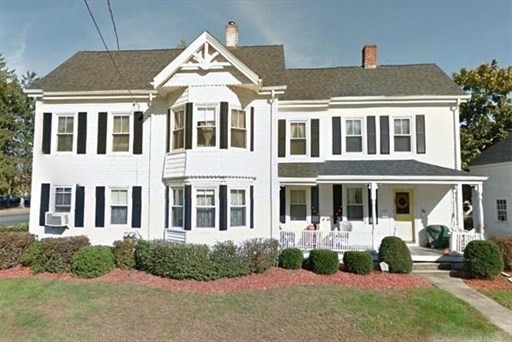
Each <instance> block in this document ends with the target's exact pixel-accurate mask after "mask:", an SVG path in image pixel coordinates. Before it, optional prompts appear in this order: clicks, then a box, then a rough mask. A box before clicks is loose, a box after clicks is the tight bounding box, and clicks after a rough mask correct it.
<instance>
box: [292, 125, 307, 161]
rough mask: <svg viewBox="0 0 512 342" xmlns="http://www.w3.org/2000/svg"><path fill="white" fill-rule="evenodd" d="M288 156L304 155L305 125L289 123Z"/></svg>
mask: <svg viewBox="0 0 512 342" xmlns="http://www.w3.org/2000/svg"><path fill="white" fill-rule="evenodd" d="M290 154H291V155H304V154H306V123H305V122H291V123H290Z"/></svg>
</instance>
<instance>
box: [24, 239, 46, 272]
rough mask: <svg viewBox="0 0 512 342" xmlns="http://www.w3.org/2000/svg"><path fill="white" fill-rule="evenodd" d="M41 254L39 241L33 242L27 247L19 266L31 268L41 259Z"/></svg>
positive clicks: (41, 249)
mask: <svg viewBox="0 0 512 342" xmlns="http://www.w3.org/2000/svg"><path fill="white" fill-rule="evenodd" d="M42 254H43V244H42V243H41V241H34V242H32V244H31V245H30V247H28V248H27V249H26V250H25V252H24V253H23V255H22V256H21V258H20V264H22V265H23V266H27V267H31V266H32V265H34V264H35V262H36V261H37V260H38V259H39V258H41V255H42Z"/></svg>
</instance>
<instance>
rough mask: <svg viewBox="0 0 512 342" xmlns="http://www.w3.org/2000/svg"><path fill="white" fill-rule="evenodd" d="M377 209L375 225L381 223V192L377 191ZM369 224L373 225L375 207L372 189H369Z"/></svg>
mask: <svg viewBox="0 0 512 342" xmlns="http://www.w3.org/2000/svg"><path fill="white" fill-rule="evenodd" d="M375 209H376V212H377V214H376V215H375V224H378V223H379V190H376V191H375ZM368 216H369V220H368V222H369V223H370V224H372V223H373V206H372V189H368Z"/></svg>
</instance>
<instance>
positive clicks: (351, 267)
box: [343, 251, 373, 274]
mask: <svg viewBox="0 0 512 342" xmlns="http://www.w3.org/2000/svg"><path fill="white" fill-rule="evenodd" d="M343 266H344V268H345V271H347V272H350V273H355V274H370V273H372V271H373V257H372V256H371V255H370V254H369V253H367V252H357V251H349V252H345V253H344V254H343Z"/></svg>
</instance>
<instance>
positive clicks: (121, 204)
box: [110, 189, 128, 224]
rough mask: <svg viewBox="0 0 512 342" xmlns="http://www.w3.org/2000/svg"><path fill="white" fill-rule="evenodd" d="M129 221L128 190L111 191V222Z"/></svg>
mask: <svg viewBox="0 0 512 342" xmlns="http://www.w3.org/2000/svg"><path fill="white" fill-rule="evenodd" d="M127 223H128V190H119V189H113V190H111V191H110V224H127Z"/></svg>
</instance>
